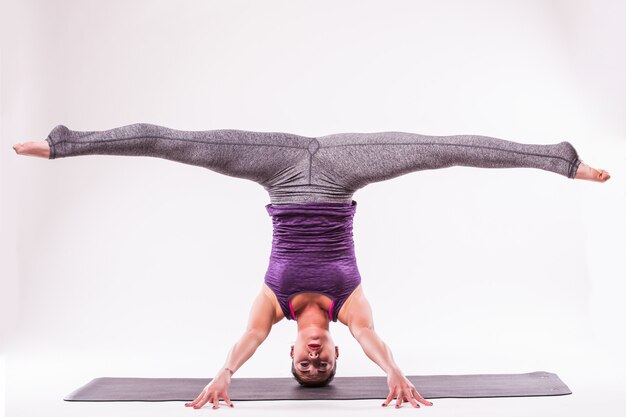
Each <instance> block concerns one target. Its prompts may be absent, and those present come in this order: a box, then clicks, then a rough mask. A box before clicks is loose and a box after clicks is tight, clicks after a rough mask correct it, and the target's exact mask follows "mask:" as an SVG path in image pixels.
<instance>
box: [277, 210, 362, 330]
mask: <svg viewBox="0 0 626 417" xmlns="http://www.w3.org/2000/svg"><path fill="white" fill-rule="evenodd" d="M265 208H266V209H267V212H268V213H269V215H270V216H272V224H273V226H274V234H273V235H274V237H273V240H272V253H271V255H270V264H269V267H268V269H267V272H266V274H265V283H266V284H267V286H268V287H270V288H271V289H272V291H274V294H276V298H277V299H278V303H279V304H280V307H281V309H282V310H283V313H284V314H285V317H286V318H287V319H288V320H295V319H296V317H295V315H293V314H292V309H291V303H290V300H291V298H292V297H293V296H295V295H296V294H300V293H305V292H314V293H319V294H324V295H326V296H328V297H329V298H330V299H331V300H332V301H333V302H332V303H331V308H330V311H329V312H328V314H329V318H330V320H331V321H337V314H338V312H339V310H341V307H342V306H343V303H344V302H345V301H346V299H347V298H348V297H349V296H350V294H352V292H353V291H354V289H355V288H356V287H358V285H359V284H360V283H361V275H360V274H359V270H358V268H357V265H356V258H355V256H354V241H353V240H352V220H353V217H354V213H355V211H356V201H354V200H353V201H352V202H351V203H305V204H281V205H272V204H267V205H266V206H265Z"/></svg>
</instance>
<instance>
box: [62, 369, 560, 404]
mask: <svg viewBox="0 0 626 417" xmlns="http://www.w3.org/2000/svg"><path fill="white" fill-rule="evenodd" d="M407 378H408V379H409V381H411V382H412V383H413V385H415V387H416V388H417V391H418V392H419V393H420V394H421V395H422V397H424V398H480V397H532V396H540V395H566V394H571V393H572V392H571V391H570V389H569V388H568V387H567V385H565V384H564V383H563V381H561V380H560V379H559V377H558V376H557V375H556V374H553V373H550V372H543V371H538V372H530V373H527V374H477V375H426V376H417V375H410V376H409V375H407ZM210 381H211V378H116V377H102V378H95V379H93V380H91V381H90V382H89V383H87V384H86V385H84V386H82V387H80V388H78V389H77V390H75V391H74V392H72V393H71V394H69V395H67V396H66V397H65V398H64V400H65V401H192V400H194V399H195V398H196V397H197V396H198V394H200V392H202V389H203V388H204V387H205V386H206V385H207V384H208V383H209V382H210ZM388 394H389V388H388V386H387V377H386V376H356V377H355V376H344V377H335V379H334V380H333V381H331V383H330V384H329V385H327V386H325V387H321V388H307V387H303V386H301V385H300V384H298V382H297V381H296V380H295V379H293V378H236V377H233V378H232V379H231V384H230V389H229V390H228V396H229V397H230V399H231V400H233V401H245V400H361V399H385V398H387V395H388Z"/></svg>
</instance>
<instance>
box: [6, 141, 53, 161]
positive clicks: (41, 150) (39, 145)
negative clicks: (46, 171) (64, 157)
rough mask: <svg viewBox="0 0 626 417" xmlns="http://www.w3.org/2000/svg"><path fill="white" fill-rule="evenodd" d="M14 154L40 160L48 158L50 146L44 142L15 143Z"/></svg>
mask: <svg viewBox="0 0 626 417" xmlns="http://www.w3.org/2000/svg"><path fill="white" fill-rule="evenodd" d="M13 149H14V150H15V153H17V154H18V155H27V156H38V157H40V158H46V159H49V158H50V146H49V145H48V142H47V141H45V140H37V141H30V142H24V143H16V144H15V145H13Z"/></svg>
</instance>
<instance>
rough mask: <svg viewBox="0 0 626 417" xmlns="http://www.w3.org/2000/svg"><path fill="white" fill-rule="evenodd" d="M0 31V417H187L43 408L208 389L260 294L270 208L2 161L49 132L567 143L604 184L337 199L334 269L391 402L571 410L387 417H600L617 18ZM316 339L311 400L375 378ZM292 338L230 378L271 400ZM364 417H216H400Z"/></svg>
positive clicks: (72, 163)
mask: <svg viewBox="0 0 626 417" xmlns="http://www.w3.org/2000/svg"><path fill="white" fill-rule="evenodd" d="M1 16H2V17H1V19H2V20H1V22H0V23H1V28H2V29H1V30H2V33H1V37H2V55H1V65H2V66H1V76H2V83H1V99H2V100H1V112H2V120H1V122H2V125H1V133H2V138H1V140H2V147H1V151H0V164H1V169H0V175H1V177H0V179H1V186H2V194H1V198H2V205H1V210H2V212H1V218H0V221H1V227H2V232H1V233H0V239H1V242H0V244H1V251H0V276H1V279H2V287H1V290H0V332H1V333H0V346H1V349H2V350H1V351H0V354H2V359H1V360H0V370H4V375H3V377H4V378H3V383H4V384H5V385H6V386H5V388H6V394H5V393H2V394H1V395H0V400H1V399H3V398H5V399H6V414H7V415H8V416H11V417H14V416H33V415H42V413H43V414H45V415H52V416H57V415H64V416H74V415H76V416H78V415H81V416H85V415H93V416H95V415H111V413H121V415H131V414H132V415H137V416H139V415H141V416H144V415H146V416H147V415H150V416H161V415H163V416H164V415H168V416H172V415H181V416H182V415H191V414H197V413H210V412H213V410H210V408H209V407H208V406H205V409H203V410H200V411H198V410H192V409H188V408H185V407H184V406H183V403H182V402H163V403H140V402H135V403H133V402H127V403H71V402H64V401H63V400H62V398H63V396H65V395H67V394H68V393H69V392H71V391H73V390H74V389H76V388H78V387H79V386H81V385H83V384H85V383H87V382H88V381H90V380H91V379H93V378H96V377H101V376H134V377H199V378H211V377H213V376H214V374H215V372H216V371H217V370H218V369H219V367H220V366H221V365H222V364H223V362H224V360H225V358H226V355H227V353H228V351H229V350H230V348H231V347H232V344H233V343H234V342H235V341H236V340H237V339H238V337H239V336H240V334H241V332H242V331H243V330H244V326H245V324H246V322H247V318H248V311H249V306H250V303H251V301H252V300H253V298H254V296H255V295H256V293H257V292H258V291H259V289H260V287H261V283H262V281H263V276H264V273H265V270H266V268H267V264H268V257H269V253H270V249H271V233H272V228H271V219H270V217H269V215H268V214H267V212H266V211H265V208H264V205H265V204H267V203H269V197H268V195H267V194H266V192H265V190H263V188H262V187H260V186H259V185H257V184H255V183H253V182H251V181H247V180H242V179H237V178H233V177H228V176H225V175H222V174H218V173H216V172H212V171H208V170H205V169H202V168H199V167H194V166H189V165H183V164H178V163H175V162H172V161H168V160H163V159H156V158H138V157H136V158H124V157H118V156H84V157H81V158H67V159H58V160H51V161H48V160H44V159H41V158H28V157H21V156H18V155H16V154H15V153H14V151H13V149H12V148H11V146H12V145H13V144H14V143H17V142H24V141H28V140H43V139H44V138H45V137H46V136H47V134H48V133H49V132H50V130H51V129H52V128H53V127H54V126H56V125H57V124H65V125H66V126H68V127H69V128H71V129H74V130H106V129H110V128H114V127H119V126H123V125H126V124H131V123H138V122H147V123H154V124H159V125H163V126H167V127H171V128H176V129H182V130H210V129H226V128H232V129H243V130H256V131H283V132H290V133H295V134H301V135H306V136H322V135H326V134H331V133H340V132H376V131H387V130H392V131H406V132H414V133H421V134H432V135H454V134H477V135H486V136H492V137H497V138H502V139H508V140H513V141H517V142H524V143H536V144H552V143H558V142H560V141H563V140H567V141H569V142H571V143H572V144H573V145H574V146H575V147H576V149H577V150H578V153H579V155H580V158H581V159H582V160H583V161H584V162H586V163H588V164H589V165H591V166H594V167H598V168H604V169H606V170H608V171H609V172H610V173H611V175H612V178H611V179H610V180H609V181H608V182H607V183H604V184H599V183H593V182H589V181H577V180H570V179H568V178H565V177H563V176H560V175H557V174H554V173H551V172H548V171H542V170H533V169H521V168H519V169H478V168H470V167H451V168H446V169H441V170H431V171H421V172H416V173H411V174H408V175H404V176H402V177H398V178H395V179H392V180H389V181H385V182H381V183H375V184H370V185H369V186H367V187H365V188H364V189H362V190H359V191H358V192H357V193H356V194H355V195H354V199H355V200H356V201H357V202H358V206H357V211H356V215H355V219H354V238H355V247H356V255H357V261H358V264H359V268H360V271H361V275H362V278H363V287H364V290H365V293H366V295H367V296H368V298H369V300H370V303H371V304H372V307H373V311H374V322H375V325H376V329H377V331H378V333H379V334H380V336H381V337H382V338H383V340H385V341H386V343H387V344H388V345H389V346H390V348H391V349H392V351H393V354H394V358H395V360H396V362H397V363H398V364H399V366H400V368H401V369H402V370H403V371H404V373H405V374H406V375H436V374H474V373H526V372H533V371H539V370H543V371H548V372H554V373H557V374H558V375H559V376H560V378H561V379H562V380H563V381H564V382H565V383H566V384H567V385H568V386H569V387H570V389H571V390H572V391H573V395H568V396H561V397H527V398H492V399H471V400H470V399H465V400H461V399H434V400H433V402H434V403H435V405H434V406H433V407H430V408H426V407H422V409H421V410H415V411H413V412H422V413H432V415H442V416H443V415H445V416H448V415H450V416H451V415H458V414H460V413H463V414H465V415H480V416H486V415H508V416H516V415H520V416H522V415H524V416H528V415H532V416H535V415H546V416H548V415H550V416H554V415H569V416H574V415H587V414H589V413H592V412H593V413H597V412H602V411H604V412H605V414H604V415H608V414H606V411H609V410H611V411H613V412H615V411H616V409H617V407H620V408H621V406H622V403H621V400H620V396H623V394H624V392H623V391H624V390H623V387H624V383H625V381H626V378H625V377H624V372H625V371H626V366H625V364H624V359H623V351H624V349H625V348H626V346H625V345H626V339H625V338H624V336H623V323H622V319H623V317H624V313H625V312H624V301H623V300H624V294H625V290H626V285H625V284H624V278H625V277H626V275H625V272H626V268H625V267H624V260H625V258H626V245H625V244H624V234H625V232H626V221H625V220H624V213H626V210H625V209H626V186H625V181H624V176H625V175H626V169H625V167H626V140H625V134H626V131H625V126H624V120H625V117H624V116H625V115H626V81H625V78H624V74H625V73H626V58H625V57H626V53H625V52H626V45H625V42H626V41H625V40H626V33H625V32H626V25H625V24H624V23H625V17H626V7H625V6H624V2H622V1H617V0H616V1H598V0H594V1H591V0H585V1H583V0H578V1H566V0H562V1H473V2H469V1H467V2H466V1H429V2H426V1H419V2H418V1H391V0H386V1H384V2H383V1H321V0H316V1H308V2H305V1H263V2H260V1H258V2H254V1H121V0H115V1H110V0H109V1H78V0H75V1H67V0H63V1H62V0H55V1H35V0H28V1H24V0H20V1H17V0H13V1H8V0H5V1H2V11H1ZM331 330H332V332H333V335H334V338H335V342H336V343H337V345H338V346H339V349H340V358H339V362H338V371H337V376H354V375H384V372H383V371H382V370H381V369H380V368H378V367H377V365H375V364H374V363H373V362H371V361H370V360H369V359H368V358H367V357H366V356H365V354H364V353H363V351H362V350H361V348H360V346H359V345H358V343H357V342H356V341H355V340H354V339H353V338H352V337H351V336H350V334H349V332H348V330H347V328H346V327H344V326H343V325H341V324H339V323H333V324H331ZM295 334H296V327H295V324H294V322H288V321H286V320H284V321H282V322H280V323H278V324H277V325H276V326H274V329H273V330H272V332H271V334H270V336H269V338H268V339H267V340H266V342H265V343H264V344H263V345H262V346H261V347H260V348H259V349H258V350H257V352H256V354H255V355H254V356H253V357H252V358H251V359H250V360H249V361H248V362H247V363H245V364H244V365H243V366H242V367H241V368H240V370H239V371H238V372H237V375H236V376H235V377H237V376H238V377H271V376H276V377H284V376H290V372H289V367H290V358H289V347H290V345H291V343H292V342H293V340H294V338H295ZM417 388H418V390H419V387H417ZM620 391H621V392H620ZM381 402H382V401H379V400H367V401H308V402H307V401H305V402H236V404H235V409H232V410H230V409H228V410H227V411H223V412H229V413H235V414H246V415H255V416H256V415H261V414H263V412H265V413H267V414H268V415H270V414H271V415H287V414H289V415H291V413H293V412H294V410H295V411H296V412H298V413H301V414H304V415H309V414H311V415H312V414H314V413H315V415H318V414H319V412H320V411H328V412H332V413H343V414H346V415H347V414H348V413H351V412H354V411H358V412H360V413H365V414H372V415H373V414H376V413H382V412H385V413H393V412H401V411H392V410H391V409H382V408H381V407H380V403H381ZM404 407H405V408H408V407H407V405H406V404H405V405H404ZM217 412H219V411H217Z"/></svg>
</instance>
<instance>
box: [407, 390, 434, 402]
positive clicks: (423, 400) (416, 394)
mask: <svg viewBox="0 0 626 417" xmlns="http://www.w3.org/2000/svg"><path fill="white" fill-rule="evenodd" d="M411 391H412V392H413V396H414V397H415V399H416V400H417V401H419V402H421V403H422V404H424V405H433V403H431V402H430V401H428V400H425V399H424V397H422V396H421V395H420V393H419V392H417V389H415V387H413V389H412V390H411Z"/></svg>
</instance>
